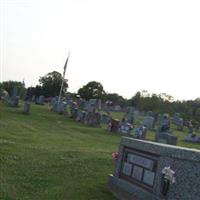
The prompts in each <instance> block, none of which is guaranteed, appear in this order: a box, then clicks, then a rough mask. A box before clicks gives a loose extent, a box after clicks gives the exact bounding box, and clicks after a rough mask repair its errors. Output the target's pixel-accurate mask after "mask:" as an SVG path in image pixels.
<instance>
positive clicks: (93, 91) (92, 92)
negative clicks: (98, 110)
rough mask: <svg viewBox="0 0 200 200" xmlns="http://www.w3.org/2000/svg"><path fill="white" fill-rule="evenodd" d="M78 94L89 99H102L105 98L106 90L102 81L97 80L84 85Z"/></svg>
mask: <svg viewBox="0 0 200 200" xmlns="http://www.w3.org/2000/svg"><path fill="white" fill-rule="evenodd" d="M78 94H79V95H80V97H81V98H83V99H86V100H89V99H101V100H103V99H104V98H105V94H106V93H105V91H104V89H103V86H102V84H101V83H99V82H96V81H91V82H89V83H87V84H86V85H84V86H83V87H82V88H80V89H79V90H78Z"/></svg>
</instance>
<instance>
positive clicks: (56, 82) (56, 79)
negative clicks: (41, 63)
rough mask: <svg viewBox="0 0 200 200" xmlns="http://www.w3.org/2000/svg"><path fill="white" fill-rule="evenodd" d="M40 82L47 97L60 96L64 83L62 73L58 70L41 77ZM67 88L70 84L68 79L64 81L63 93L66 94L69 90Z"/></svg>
mask: <svg viewBox="0 0 200 200" xmlns="http://www.w3.org/2000/svg"><path fill="white" fill-rule="evenodd" d="M39 83H40V84H41V87H42V90H43V94H44V95H45V96H46V97H53V96H58V95H59V92H60V87H61V84H62V75H61V74H60V73H59V72H57V71H53V72H50V73H48V74H46V75H45V76H43V77H40V79H39ZM67 88H68V84H67V80H66V79H65V80H64V83H63V91H62V94H65V93H66V92H67ZM38 89H39V88H38Z"/></svg>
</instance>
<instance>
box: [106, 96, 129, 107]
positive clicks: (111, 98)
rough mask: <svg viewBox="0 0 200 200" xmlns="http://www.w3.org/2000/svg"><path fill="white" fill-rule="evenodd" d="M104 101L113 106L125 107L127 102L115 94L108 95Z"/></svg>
mask: <svg viewBox="0 0 200 200" xmlns="http://www.w3.org/2000/svg"><path fill="white" fill-rule="evenodd" d="M105 100H106V101H107V100H109V101H112V102H113V104H114V105H120V106H126V105H127V100H126V99H124V98H123V97H122V96H120V95H118V94H117V93H108V94H106V95H105Z"/></svg>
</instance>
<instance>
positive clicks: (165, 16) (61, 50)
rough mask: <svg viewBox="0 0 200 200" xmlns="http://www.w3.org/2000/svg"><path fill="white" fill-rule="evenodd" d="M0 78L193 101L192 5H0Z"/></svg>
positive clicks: (196, 44)
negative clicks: (53, 79) (60, 79)
mask: <svg viewBox="0 0 200 200" xmlns="http://www.w3.org/2000/svg"><path fill="white" fill-rule="evenodd" d="M0 9H1V10H0V47H1V52H0V67H1V70H0V81H6V80H17V81H22V80H23V78H24V79H25V83H26V86H31V85H32V86H35V85H36V84H38V79H39V77H40V76H43V75H45V74H47V73H48V72H51V71H54V70H56V71H59V72H61V73H62V72H63V66H64V63H65V60H66V57H67V54H68V51H69V50H70V51H71V55H70V59H69V63H68V69H67V72H66V78H67V79H68V80H69V91H71V92H76V91H77V89H79V88H80V87H82V86H83V85H84V84H86V83H87V82H89V81H93V80H95V81H99V82H101V83H102V84H103V86H104V89H105V91H107V92H112V93H114V92H117V93H118V94H120V95H123V96H124V97H126V98H129V97H131V96H133V95H134V94H135V92H137V91H139V90H144V89H145V90H148V91H149V92H151V93H152V92H153V93H163V92H165V93H167V94H170V95H172V96H174V97H175V99H180V100H182V99H195V98H197V97H200V88H199V85H200V84H199V83H200V73H199V71H200V70H199V69H200V68H199V67H200V1H199V0H196V1H194V0H187V1H185V0H165V1H163V0H0Z"/></svg>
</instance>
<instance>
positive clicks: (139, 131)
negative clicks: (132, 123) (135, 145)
mask: <svg viewBox="0 0 200 200" xmlns="http://www.w3.org/2000/svg"><path fill="white" fill-rule="evenodd" d="M146 134H147V128H146V126H145V125H142V126H140V127H138V128H135V129H134V132H133V134H132V135H133V137H134V138H136V139H146Z"/></svg>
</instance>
